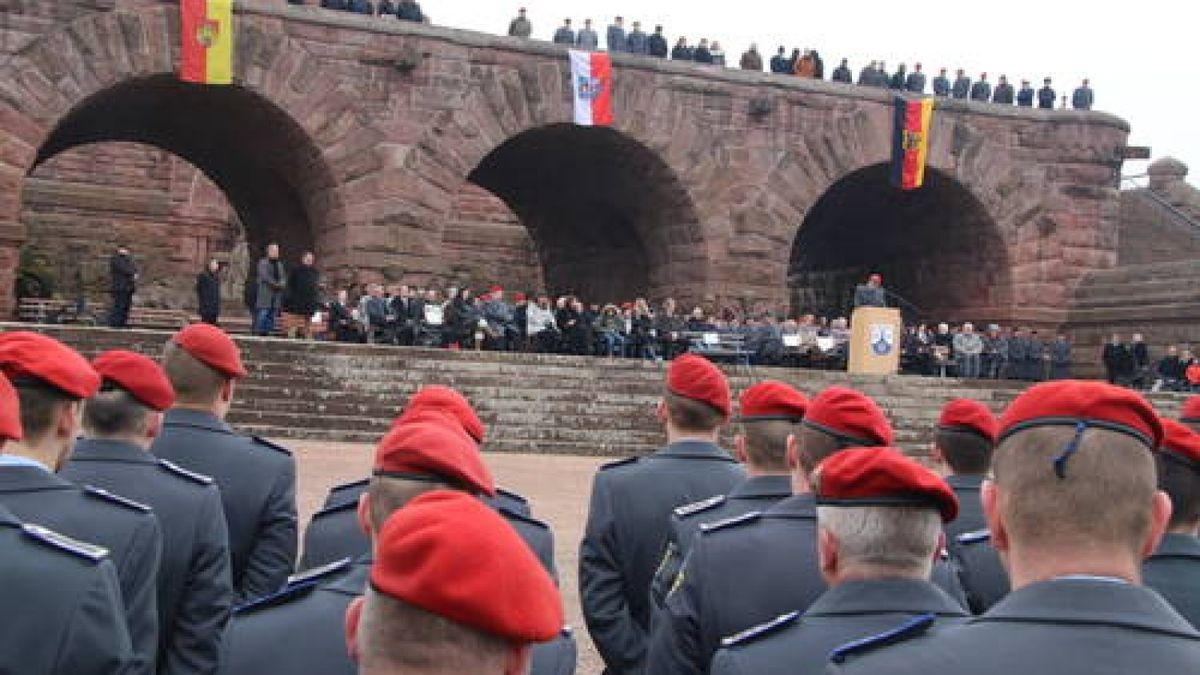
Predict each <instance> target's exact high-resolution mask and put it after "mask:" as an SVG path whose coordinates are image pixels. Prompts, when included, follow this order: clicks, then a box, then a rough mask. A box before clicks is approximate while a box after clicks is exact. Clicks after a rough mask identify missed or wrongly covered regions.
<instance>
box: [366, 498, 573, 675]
mask: <svg viewBox="0 0 1200 675" xmlns="http://www.w3.org/2000/svg"><path fill="white" fill-rule="evenodd" d="M377 531H378V537H377V539H376V546H375V548H376V557H375V562H374V564H373V565H372V566H371V572H370V584H369V586H368V587H367V591H366V596H365V597H364V598H363V600H360V601H356V602H355V604H354V605H352V606H351V608H350V609H349V610H348V611H347V616H346V635H347V642H348V643H349V644H350V645H351V650H352V652H353V654H354V655H355V657H356V659H357V661H358V666H359V670H358V672H359V673H360V674H361V675H401V674H402V673H413V672H422V673H428V674H429V675H438V674H444V675H460V674H462V673H472V674H473V675H522V674H524V673H527V672H529V667H530V664H531V649H530V647H531V646H532V645H533V644H535V643H540V642H546V641H549V640H553V639H554V638H555V636H557V635H558V633H559V630H560V629H561V627H562V623H563V609H562V600H561V598H560V597H559V594H558V589H557V588H556V587H555V585H554V581H553V580H552V579H551V578H550V576H549V575H548V574H546V571H545V569H544V568H543V567H542V566H541V564H540V563H538V561H537V559H536V558H534V556H533V554H532V553H530V551H529V549H528V548H527V547H526V546H525V545H524V543H523V542H522V541H521V539H520V538H518V537H517V536H516V534H515V533H514V532H513V531H512V529H511V528H509V527H508V526H507V525H506V524H505V522H504V521H503V520H502V519H501V518H500V517H499V516H497V515H496V514H495V512H493V511H492V510H491V509H489V508H487V507H486V506H485V505H483V504H482V503H481V502H480V501H479V500H477V499H473V498H471V497H470V496H468V495H466V494H463V493H462V492H448V491H444V490H438V491H434V492H426V493H424V494H421V495H419V496H415V497H414V498H412V499H411V500H410V501H409V503H408V505H407V506H405V507H404V508H402V509H399V510H397V511H394V512H393V513H391V514H390V515H389V516H388V517H387V519H386V522H384V523H383V525H382V527H380V528H378V530H377Z"/></svg>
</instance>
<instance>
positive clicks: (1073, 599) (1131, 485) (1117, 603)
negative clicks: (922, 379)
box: [829, 380, 1200, 675]
mask: <svg viewBox="0 0 1200 675" xmlns="http://www.w3.org/2000/svg"><path fill="white" fill-rule="evenodd" d="M1162 439H1163V427H1162V424H1161V422H1160V421H1159V419H1158V416H1157V415H1156V414H1155V412H1154V409H1153V408H1152V407H1151V406H1150V404H1149V403H1147V402H1146V401H1145V400H1144V399H1142V398H1141V397H1140V396H1139V395H1138V394H1136V393H1134V392H1132V391H1129V390H1128V389H1124V388H1121V387H1116V386H1113V385H1109V384H1105V383H1100V382H1080V381H1073V380H1063V381H1057V382H1052V383H1046V384H1041V385H1037V386H1034V387H1032V388H1030V389H1028V390H1026V391H1025V393H1023V394H1022V395H1021V396H1019V397H1018V398H1017V399H1016V400H1015V401H1013V403H1012V404H1011V405H1010V406H1009V407H1008V409H1007V410H1006V411H1005V413H1004V415H1003V416H1002V417H1001V420H1000V436H999V444H998V445H997V447H996V453H995V457H994V460H993V462H992V475H993V479H992V480H990V481H988V482H986V483H984V486H983V492H982V495H983V508H984V513H985V514H986V516H987V520H988V524H989V525H990V528H989V529H990V530H991V533H992V544H993V545H994V546H995V547H996V549H997V550H998V551H999V552H1000V555H1001V558H1002V559H1003V561H1004V564H1005V566H1006V567H1007V569H1008V572H1009V576H1010V578H1011V579H1012V587H1013V590H1012V592H1011V593H1009V594H1008V595H1007V596H1006V597H1005V598H1004V599H1003V600H1001V601H1000V602H998V603H997V604H996V605H994V606H993V607H992V608H991V609H989V610H988V611H987V612H985V613H984V614H982V615H981V616H979V617H976V618H975V619H974V620H972V621H971V622H970V623H968V624H966V625H964V626H962V627H959V628H956V629H954V630H948V631H943V632H940V633H938V634H937V635H932V636H928V637H925V638H922V637H920V635H921V633H922V630H921V627H920V625H918V624H915V623H914V624H910V625H904V626H901V627H898V628H897V629H895V630H893V631H890V632H889V633H888V634H887V635H880V636H877V637H876V638H874V639H867V640H863V641H860V642H859V643H858V644H857V645H855V646H853V647H848V648H843V650H842V652H841V656H842V658H843V659H844V663H843V664H834V665H833V667H832V668H831V669H830V671H829V672H833V673H842V672H845V673H871V675H891V674H893V673H905V674H907V673H913V674H915V673H930V672H947V673H965V674H980V675H992V674H993V673H995V674H1000V673H1005V674H1009V673H1023V674H1025V675H1084V674H1085V673H1086V674H1088V675H1091V674H1093V673H1098V672H1109V673H1134V672H1137V673H1186V672H1193V671H1195V669H1196V664H1197V663H1200V632H1197V631H1196V629H1195V628H1194V627H1193V626H1192V625H1191V624H1189V623H1188V622H1187V620H1186V619H1184V618H1183V617H1181V616H1180V615H1179V614H1178V613H1177V612H1176V611H1175V610H1173V609H1172V608H1171V606H1170V605H1168V604H1167V603H1166V602H1165V601H1164V600H1163V599H1162V597H1161V596H1159V595H1158V594H1157V593H1155V592H1154V591H1152V590H1150V589H1148V588H1145V587H1144V586H1142V585H1141V582H1142V560H1143V559H1144V558H1145V557H1146V556H1148V555H1150V553H1151V552H1153V551H1154V550H1155V548H1156V547H1157V546H1158V543H1159V540H1160V539H1161V537H1162V534H1163V531H1164V530H1165V529H1166V526H1167V523H1168V520H1169V517H1170V512H1171V503H1170V499H1169V498H1168V496H1167V495H1165V494H1163V493H1162V492H1160V491H1158V489H1157V476H1156V469H1155V457H1154V451H1155V448H1157V447H1159V445H1160V444H1161V442H1162ZM889 645H894V646H889Z"/></svg>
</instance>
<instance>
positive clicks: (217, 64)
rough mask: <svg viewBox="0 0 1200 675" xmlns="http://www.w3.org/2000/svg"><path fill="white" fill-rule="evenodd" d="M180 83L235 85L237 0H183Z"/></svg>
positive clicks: (180, 10)
mask: <svg viewBox="0 0 1200 675" xmlns="http://www.w3.org/2000/svg"><path fill="white" fill-rule="evenodd" d="M179 37H180V41H181V42H182V44H181V45H180V63H179V79H181V80H183V81H184V82H195V83H197V84H232V83H233V0H181V1H180V3H179Z"/></svg>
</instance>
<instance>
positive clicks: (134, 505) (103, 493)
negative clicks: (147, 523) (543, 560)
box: [83, 485, 154, 513]
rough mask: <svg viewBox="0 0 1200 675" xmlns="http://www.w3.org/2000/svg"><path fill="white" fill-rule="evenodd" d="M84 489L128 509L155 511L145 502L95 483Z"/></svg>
mask: <svg viewBox="0 0 1200 675" xmlns="http://www.w3.org/2000/svg"><path fill="white" fill-rule="evenodd" d="M83 491H84V492H86V493H87V494H89V495H91V496H93V497H96V498H98V499H103V500H104V501H106V502H109V503H110V504H116V505H118V506H124V507H125V508H127V509H133V510H134V511H139V512H141V513H151V512H153V511H154V509H152V508H150V507H149V506H146V505H145V504H143V503H141V502H135V501H133V500H132V499H129V498H128V497H122V496H121V495H118V494H113V493H111V492H109V491H108V490H104V489H101V488H98V487H96V486H94V485H84V486H83Z"/></svg>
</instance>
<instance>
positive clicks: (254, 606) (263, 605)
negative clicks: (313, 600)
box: [233, 581, 319, 615]
mask: <svg viewBox="0 0 1200 675" xmlns="http://www.w3.org/2000/svg"><path fill="white" fill-rule="evenodd" d="M318 585H319V583H318V582H316V581H310V582H308V583H303V584H291V585H289V586H284V588H283V590H281V591H278V592H275V593H272V594H271V595H268V596H266V597H262V598H257V599H255V600H251V601H250V602H247V603H245V604H241V605H237V606H235V607H234V608H233V613H234V614H236V615H243V614H250V613H251V612H257V611H259V610H261V609H267V608H268V607H276V606H278V605H282V604H284V603H286V602H291V601H292V600H298V599H300V598H302V597H304V596H306V595H308V594H309V593H311V592H312V591H313V589H315V588H316V587H317V586H318Z"/></svg>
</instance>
